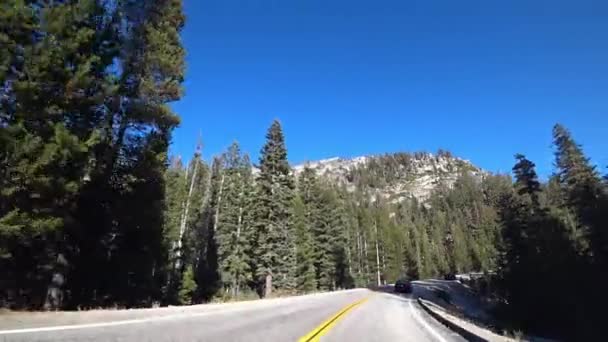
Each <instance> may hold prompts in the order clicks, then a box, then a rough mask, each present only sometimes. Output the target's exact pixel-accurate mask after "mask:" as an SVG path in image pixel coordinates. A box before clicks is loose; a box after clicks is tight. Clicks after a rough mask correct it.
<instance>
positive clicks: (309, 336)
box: [0, 288, 463, 342]
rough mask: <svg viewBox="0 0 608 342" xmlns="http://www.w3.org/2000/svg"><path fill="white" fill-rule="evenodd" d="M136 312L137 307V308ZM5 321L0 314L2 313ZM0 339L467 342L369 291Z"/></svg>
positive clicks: (403, 299)
mask: <svg viewBox="0 0 608 342" xmlns="http://www.w3.org/2000/svg"><path fill="white" fill-rule="evenodd" d="M134 312H136V310H134ZM0 319H1V316H0ZM0 341H27V342H32V341H141V342H144V341H222V342H228V341H280V342H284V341H302V342H303V341H400V342H402V341H417V342H424V341H439V342H448V341H463V339H462V338H460V336H459V335H456V334H455V333H453V332H451V331H449V330H448V329H447V328H445V327H443V326H442V325H441V324H439V323H437V322H436V321H435V320H434V319H433V318H431V317H430V316H428V315H427V314H426V313H425V312H424V311H422V309H421V308H420V307H419V306H417V303H416V302H415V301H414V300H413V299H412V298H411V296H410V295H396V294H393V293H392V291H391V289H390V288H385V289H384V292H378V291H376V292H373V291H370V290H366V289H357V290H349V291H340V292H334V293H327V294H317V295H309V296H301V297H291V298H284V299H272V300H262V301H254V302H245V303H234V304H223V305H200V306H193V307H189V308H188V309H187V310H182V311H167V310H165V311H163V309H158V310H149V311H146V314H145V315H138V316H134V318H133V317H132V318H129V317H121V319H120V320H112V319H111V315H110V318H109V319H105V320H102V321H93V322H86V323H83V324H69V325H61V324H57V322H54V324H52V325H49V326H46V327H35V328H27V327H20V328H19V329H12V330H7V329H4V330H0Z"/></svg>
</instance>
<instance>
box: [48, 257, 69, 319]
mask: <svg viewBox="0 0 608 342" xmlns="http://www.w3.org/2000/svg"><path fill="white" fill-rule="evenodd" d="M66 268H67V260H66V259H65V257H64V256H63V254H62V253H59V254H57V259H56V261H55V265H54V269H55V271H54V272H53V275H52V277H51V282H50V284H49V286H48V287H47V291H46V298H45V300H44V309H45V310H59V309H61V307H62V306H63V299H64V296H63V286H64V285H65V271H66Z"/></svg>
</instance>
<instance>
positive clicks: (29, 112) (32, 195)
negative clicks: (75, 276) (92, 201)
mask: <svg viewBox="0 0 608 342" xmlns="http://www.w3.org/2000/svg"><path fill="white" fill-rule="evenodd" d="M0 6H2V7H1V8H0V12H2V14H0V22H1V23H0V26H1V28H0V29H1V31H2V32H3V34H2V35H0V41H1V42H2V46H3V49H2V52H0V83H1V84H3V86H2V87H1V89H0V139H1V140H2V144H1V146H0V156H1V157H2V160H3V162H2V163H1V165H0V174H1V175H2V176H3V177H2V178H3V181H0V182H1V184H0V185H1V189H2V193H1V194H0V240H1V241H3V243H2V245H3V246H2V247H0V250H4V251H5V253H3V254H4V255H8V256H9V258H10V260H8V262H7V263H6V264H4V263H3V269H2V270H1V271H0V273H2V274H3V275H12V274H14V275H16V279H9V280H8V282H7V283H9V284H10V283H13V281H15V280H17V282H15V283H13V284H15V285H16V284H21V285H19V286H22V287H25V289H24V288H21V289H16V288H10V286H9V289H8V291H9V294H8V297H9V298H10V299H9V300H11V301H12V300H13V294H16V292H22V293H23V295H22V296H21V298H29V299H28V301H27V302H21V303H16V304H17V305H18V306H33V307H40V305H42V304H44V305H45V306H46V307H48V308H58V307H61V306H63V305H65V302H66V300H65V299H66V298H65V295H64V290H65V282H66V279H67V277H66V272H67V270H68V269H69V268H70V267H72V265H70V263H71V261H72V260H70V259H71V258H70V257H69V256H68V255H67V252H68V249H69V248H68V246H66V240H67V239H66V234H67V233H68V231H67V230H68V227H67V226H68V225H70V224H71V222H73V220H74V213H73V212H72V210H73V207H74V204H75V202H76V198H77V195H78V192H79V191H80V188H81V187H82V186H83V183H84V181H85V180H86V178H87V175H88V172H89V169H90V161H91V147H92V146H93V145H94V144H95V143H96V141H97V140H98V132H96V131H95V129H96V126H95V125H96V123H97V121H96V118H97V116H95V115H94V108H95V107H96V106H99V105H101V104H102V101H103V96H104V95H106V94H107V86H108V81H107V79H105V77H104V75H103V72H102V70H104V69H105V68H106V67H107V66H108V65H109V64H110V63H111V60H110V61H108V60H107V58H108V57H109V56H112V55H113V54H114V52H113V51H112V50H113V49H114V47H115V44H114V42H112V41H109V42H108V43H107V44H105V45H104V46H102V45H101V44H99V42H100V41H101V40H103V39H104V38H105V35H106V33H107V32H108V30H107V26H106V25H105V24H106V23H105V22H104V21H103V20H102V21H99V20H98V17H99V16H100V14H103V11H104V8H103V7H101V6H100V5H99V4H97V3H96V2H93V1H83V2H81V3H49V4H46V3H45V4H38V3H35V2H23V1H8V2H4V3H3V4H2V5H0ZM4 265H6V267H7V268H8V269H6V268H4ZM39 270H43V271H42V272H40V271H39ZM3 277H4V276H3ZM24 284H25V286H24ZM42 289H45V290H46V293H45V294H43V293H41V292H39V291H42ZM47 289H48V290H47ZM15 299H16V298H15Z"/></svg>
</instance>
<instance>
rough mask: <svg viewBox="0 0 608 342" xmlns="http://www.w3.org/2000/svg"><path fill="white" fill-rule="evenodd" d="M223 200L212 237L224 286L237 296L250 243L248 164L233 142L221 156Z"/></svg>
mask: <svg viewBox="0 0 608 342" xmlns="http://www.w3.org/2000/svg"><path fill="white" fill-rule="evenodd" d="M223 161H224V168H223V169H224V175H225V180H224V188H225V191H224V193H223V196H224V198H225V200H224V201H222V203H221V204H220V207H219V212H220V213H221V214H220V216H219V218H218V221H217V227H216V233H215V241H216V245H217V248H218V263H219V271H220V275H221V281H222V282H223V283H224V287H225V288H226V289H228V290H230V292H231V293H232V295H233V296H238V295H239V292H240V290H241V288H242V287H243V286H244V285H246V283H247V282H248V281H249V280H251V279H250V274H251V272H250V269H249V265H250V260H249V253H248V250H249V248H250V245H251V241H250V240H251V226H250V224H251V220H250V219H249V217H250V215H251V213H250V211H251V209H252V208H251V202H250V198H251V195H252V191H251V187H252V184H251V165H250V164H249V160H248V158H246V157H244V156H242V154H241V152H240V148H239V146H238V144H237V143H236V142H235V143H233V144H232V146H231V147H230V149H229V150H228V152H227V153H226V154H224V156H223Z"/></svg>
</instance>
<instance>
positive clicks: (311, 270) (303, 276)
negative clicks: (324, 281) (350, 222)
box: [292, 195, 317, 293]
mask: <svg viewBox="0 0 608 342" xmlns="http://www.w3.org/2000/svg"><path fill="white" fill-rule="evenodd" d="M292 219H293V225H294V229H295V231H296V265H297V271H296V280H297V285H296V288H297V289H298V291H300V292H304V293H306V292H311V291H314V290H316V289H317V276H316V271H315V265H314V246H313V238H312V233H311V229H310V224H309V219H308V217H307V207H306V205H305V204H304V202H303V200H302V198H301V195H298V196H295V198H294V203H293V218H292Z"/></svg>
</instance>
